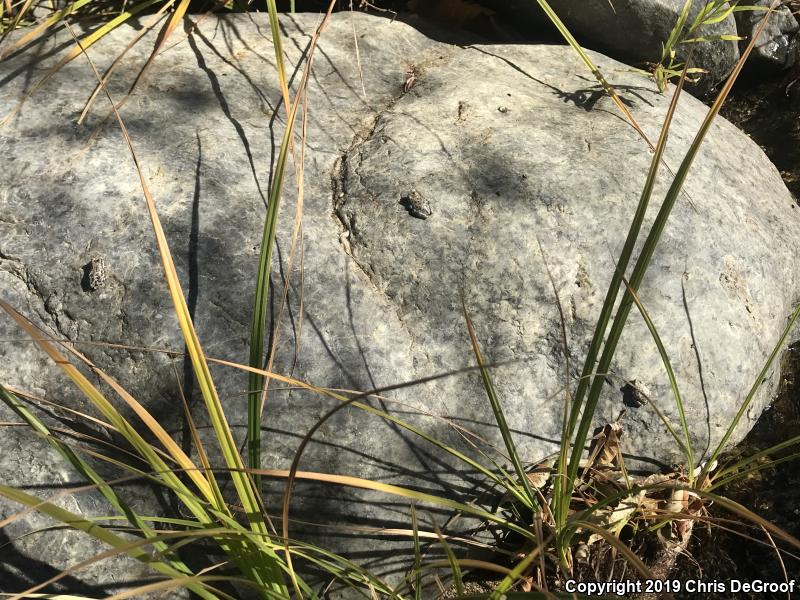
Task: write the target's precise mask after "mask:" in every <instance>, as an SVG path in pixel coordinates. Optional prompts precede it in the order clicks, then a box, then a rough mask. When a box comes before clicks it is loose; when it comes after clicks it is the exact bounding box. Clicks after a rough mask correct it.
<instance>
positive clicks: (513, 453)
mask: <svg viewBox="0 0 800 600" xmlns="http://www.w3.org/2000/svg"><path fill="white" fill-rule="evenodd" d="M463 308H464V320H465V321H466V323H467V331H468V332H469V338H470V341H471V342H472V352H473V354H475V360H476V361H477V362H478V366H479V367H480V372H481V379H482V381H483V388H484V389H485V390H486V396H487V397H488V398H489V403H490V404H491V406H492V412H493V413H494V418H495V421H497V427H498V428H499V429H500V435H501V436H502V437H503V443H504V444H505V446H506V452H508V456H509V458H511V463H512V464H513V465H514V470H515V471H516V474H517V479H518V480H519V481H518V485H520V486H521V487H522V489H523V490H524V491H525V505H526V506H527V507H528V508H530V509H535V508H536V507H538V506H539V499H538V497H537V496H536V494H535V493H534V491H533V488H531V482H530V480H529V479H528V476H527V475H526V473H525V467H524V466H523V464H522V461H521V460H520V458H519V454H518V453H517V447H516V444H514V438H513V437H512V436H511V430H510V429H509V427H508V423H506V417H505V415H504V414H503V407H502V406H501V405H500V400H499V398H498V397H497V392H496V391H495V389H494V383H493V382H492V377H491V375H490V374H489V370H488V369H487V368H486V366H485V364H484V362H483V356H481V350H480V347H479V346H478V338H477V337H476V336H475V330H474V328H473V327H472V320H471V319H470V317H469V313H468V312H467V306H466V304H464V305H463Z"/></svg>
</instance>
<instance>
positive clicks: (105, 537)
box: [0, 484, 214, 598]
mask: <svg viewBox="0 0 800 600" xmlns="http://www.w3.org/2000/svg"><path fill="white" fill-rule="evenodd" d="M0 496H4V497H5V498H7V499H9V500H11V501H12V502H16V503H18V504H22V505H23V506H27V507H30V508H33V509H34V510H36V511H37V512H39V513H41V514H43V515H47V516H48V517H50V518H51V519H54V520H55V521H58V522H60V523H63V524H64V525H67V526H69V527H71V528H73V529H77V530H79V531H83V532H84V533H87V534H89V535H91V536H92V537H94V538H95V539H98V540H100V541H101V542H104V543H106V544H108V545H109V546H111V547H112V548H116V549H121V550H123V551H124V553H125V554H127V555H128V556H130V557H131V558H135V559H136V560H138V561H140V562H143V563H146V564H148V565H149V566H151V567H152V568H153V569H155V570H156V571H158V572H159V573H161V574H163V575H166V576H168V577H172V578H181V579H182V578H185V577H186V574H185V573H182V572H181V571H178V570H176V569H173V568H172V567H170V566H169V565H167V564H166V563H164V562H162V561H158V560H155V559H154V558H153V557H152V556H151V555H150V554H149V553H148V552H146V551H145V550H143V549H142V548H141V547H139V546H138V545H136V544H135V543H134V544H131V542H130V541H129V540H126V539H124V538H121V537H119V536H118V535H116V534H115V533H112V532H111V531H108V530H107V529H105V528H104V527H102V526H101V525H98V524H97V523H95V522H93V521H90V520H88V519H85V518H83V517H81V516H80V515H77V514H75V513H72V512H70V511H68V510H65V509H63V508H61V507H59V506H56V505H55V504H52V503H50V502H45V501H42V500H41V499H40V498H37V497H36V496H31V495H30V494H26V493H25V492H23V491H21V490H17V489H15V488H12V487H9V486H6V485H2V484H0ZM140 542H142V543H147V544H149V543H150V541H149V540H140ZM186 587H188V588H189V589H190V590H192V591H193V592H197V593H198V594H200V595H201V596H202V597H204V598H214V596H213V595H211V596H209V595H206V594H204V588H203V586H201V585H199V584H197V583H192V582H191V581H187V583H186Z"/></svg>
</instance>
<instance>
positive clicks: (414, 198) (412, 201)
mask: <svg viewBox="0 0 800 600" xmlns="http://www.w3.org/2000/svg"><path fill="white" fill-rule="evenodd" d="M400 204H402V205H403V206H404V207H405V209H406V210H407V211H408V214H410V215H411V216H412V217H416V218H417V219H427V218H428V217H430V216H431V215H432V214H433V211H432V210H431V205H430V202H428V200H427V199H426V198H425V197H424V196H423V195H422V194H420V193H419V192H418V191H417V190H411V191H410V192H409V193H408V194H405V195H403V196H402V197H401V198H400Z"/></svg>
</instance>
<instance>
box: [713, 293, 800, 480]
mask: <svg viewBox="0 0 800 600" xmlns="http://www.w3.org/2000/svg"><path fill="white" fill-rule="evenodd" d="M798 317H800V304H798V305H797V308H795V310H794V312H793V313H792V316H791V318H790V319H789V322H788V323H787V324H786V327H784V329H783V333H782V334H781V338H780V339H779V340H778V343H777V344H775V346H774V347H773V348H772V352H770V355H769V358H767V362H766V363H764V366H763V367H762V369H761V371H759V373H758V376H757V377H756V379H755V381H754V382H753V385H752V386H751V388H750V391H749V392H748V394H747V397H746V398H745V399H744V402H742V404H741V406H740V407H739V410H738V411H737V412H736V416H735V417H734V418H733V420H732V421H731V422H730V424H729V425H728V429H727V430H726V431H725V435H723V436H722V439H721V440H720V441H719V443H718V444H717V447H716V448H715V449H714V452H712V453H711V458H709V459H708V461H707V463H706V468H704V469H703V474H705V473H706V472H707V467H708V466H709V465H710V464H711V463H713V462H714V461H715V460H716V459H717V458H718V457H719V455H720V454H721V453H722V451H723V450H724V448H725V444H726V443H727V442H728V440H729V439H730V437H731V435H733V432H734V430H735V429H736V426H737V425H738V424H739V421H741V419H742V417H743V416H744V413H745V411H746V410H747V409H748V407H749V406H750V403H751V402H752V401H753V398H754V397H755V395H756V393H757V392H758V390H759V388H760V387H761V384H762V383H763V382H764V379H765V378H766V376H767V372H768V371H769V369H770V367H771V366H772V363H773V362H774V361H775V358H776V357H777V356H778V354H779V353H780V351H781V350H783V346H784V344H785V343H786V339H787V338H788V337H789V334H790V333H791V331H792V329H793V328H794V324H795V323H796V322H797V318H798Z"/></svg>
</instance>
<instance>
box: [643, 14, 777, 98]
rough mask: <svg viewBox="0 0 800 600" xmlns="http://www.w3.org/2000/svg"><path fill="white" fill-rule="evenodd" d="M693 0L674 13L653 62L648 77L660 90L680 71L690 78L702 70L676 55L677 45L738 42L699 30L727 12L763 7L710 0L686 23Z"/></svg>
mask: <svg viewBox="0 0 800 600" xmlns="http://www.w3.org/2000/svg"><path fill="white" fill-rule="evenodd" d="M693 2H694V0H686V2H685V3H684V5H683V8H682V9H681V12H680V14H679V15H678V20H677V21H676V23H675V27H673V28H672V31H671V32H670V34H669V37H668V38H667V40H666V41H665V42H664V43H663V44H662V45H661V58H660V59H659V61H658V62H657V63H656V64H655V65H653V69H652V76H653V79H654V80H655V82H656V85H658V89H660V90H661V91H662V92H663V91H665V90H666V89H667V82H669V81H670V80H671V79H675V78H677V77H680V75H681V71H684V70H685V71H686V74H687V77H688V78H689V80H690V81H693V82H696V81H697V79H698V78H699V77H700V76H701V75H702V74H703V73H705V72H706V71H705V70H704V69H701V68H698V67H691V66H688V64H685V63H684V62H683V61H680V60H679V59H678V58H677V50H678V47H679V46H681V45H690V44H702V43H709V42H717V41H724V42H738V41H740V40H741V39H742V38H741V37H739V36H737V35H730V34H704V33H701V31H700V30H701V29H703V28H704V27H710V26H712V25H715V24H717V23H721V22H722V21H724V20H725V19H727V18H728V17H729V16H730V15H731V14H733V13H735V12H741V11H762V10H767V9H766V8H765V7H763V6H753V5H740V4H739V3H738V2H728V0H711V1H710V2H708V3H706V4H705V5H704V6H703V7H702V8H701V9H700V11H699V12H698V13H697V15H696V16H695V18H694V19H693V20H692V22H691V23H689V12H690V11H691V8H692V5H693Z"/></svg>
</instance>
